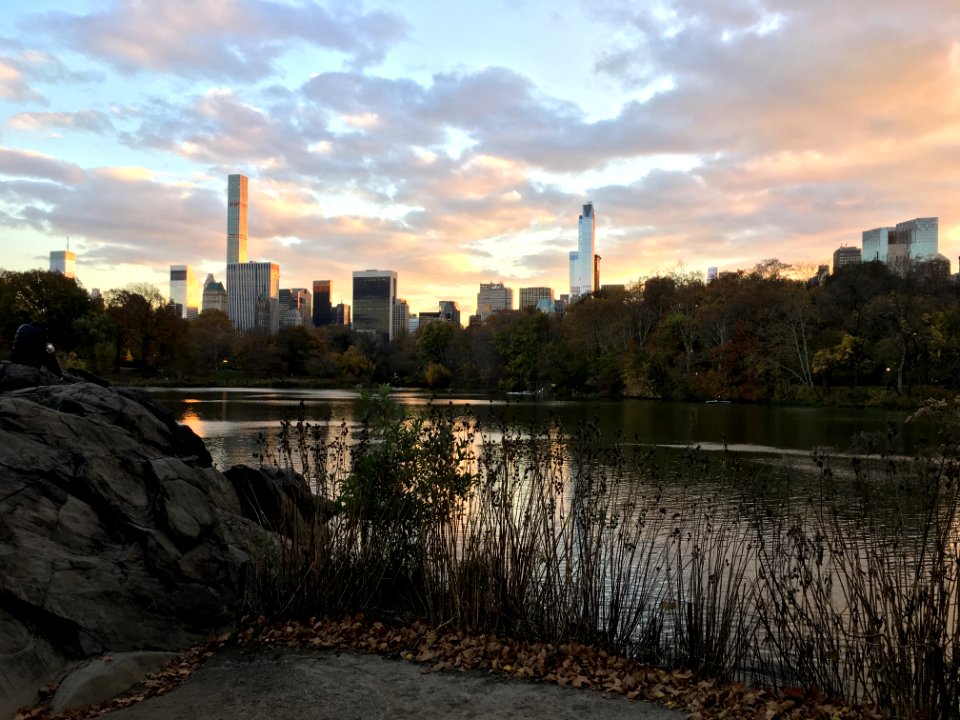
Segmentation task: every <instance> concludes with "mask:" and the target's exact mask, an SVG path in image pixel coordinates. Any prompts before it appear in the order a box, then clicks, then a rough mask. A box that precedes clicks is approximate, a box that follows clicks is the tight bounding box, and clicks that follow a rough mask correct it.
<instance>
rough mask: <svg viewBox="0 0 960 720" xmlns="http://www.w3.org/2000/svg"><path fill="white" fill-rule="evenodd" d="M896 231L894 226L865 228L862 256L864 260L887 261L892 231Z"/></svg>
mask: <svg viewBox="0 0 960 720" xmlns="http://www.w3.org/2000/svg"><path fill="white" fill-rule="evenodd" d="M892 232H895V230H894V229H893V228H892V227H880V228H874V229H873V230H864V231H863V235H862V238H863V240H862V244H861V252H860V258H861V259H862V261H863V262H873V261H878V262H882V263H884V264H885V263H886V262H887V248H888V247H889V244H890V233H892Z"/></svg>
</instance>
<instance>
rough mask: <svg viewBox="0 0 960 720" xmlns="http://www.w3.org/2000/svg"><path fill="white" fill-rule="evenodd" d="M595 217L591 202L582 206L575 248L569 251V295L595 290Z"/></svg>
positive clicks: (584, 293)
mask: <svg viewBox="0 0 960 720" xmlns="http://www.w3.org/2000/svg"><path fill="white" fill-rule="evenodd" d="M596 245H597V217H596V213H594V211H593V203H592V202H588V203H587V204H586V205H584V206H583V212H582V213H581V214H580V219H579V222H578V230H577V249H576V250H573V251H571V252H570V297H571V298H574V297H579V296H581V295H589V294H590V293H592V292H593V291H594V290H596V289H597V288H596V282H597V274H598V269H599V266H598V263H597V261H598V259H599V258H598V257H597V252H596Z"/></svg>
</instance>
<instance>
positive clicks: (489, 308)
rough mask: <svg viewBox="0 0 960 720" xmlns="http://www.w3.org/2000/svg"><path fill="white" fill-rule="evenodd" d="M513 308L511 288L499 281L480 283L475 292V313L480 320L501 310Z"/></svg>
mask: <svg viewBox="0 0 960 720" xmlns="http://www.w3.org/2000/svg"><path fill="white" fill-rule="evenodd" d="M512 309H513V289H512V288H508V287H505V286H504V284H503V283H502V282H499V283H480V292H479V293H477V315H479V316H480V320H481V322H482V321H484V320H486V319H487V318H488V317H490V316H491V315H493V314H494V313H495V312H500V311H501V310H512Z"/></svg>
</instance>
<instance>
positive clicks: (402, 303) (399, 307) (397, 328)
mask: <svg viewBox="0 0 960 720" xmlns="http://www.w3.org/2000/svg"><path fill="white" fill-rule="evenodd" d="M409 326H410V305H409V304H408V303H407V301H406V300H397V302H396V304H395V305H394V306H393V337H395V338H399V337H403V336H404V335H406V334H407V329H408V328H409Z"/></svg>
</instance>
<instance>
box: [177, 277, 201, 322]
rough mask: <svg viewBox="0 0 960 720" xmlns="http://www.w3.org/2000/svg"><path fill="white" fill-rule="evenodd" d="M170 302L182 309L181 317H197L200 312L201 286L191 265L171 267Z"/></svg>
mask: <svg viewBox="0 0 960 720" xmlns="http://www.w3.org/2000/svg"><path fill="white" fill-rule="evenodd" d="M170 302H172V303H175V304H177V305H179V306H180V308H181V313H182V314H181V317H185V318H186V317H196V316H197V313H199V312H200V302H201V297H200V285H199V284H198V283H197V279H196V277H195V276H194V274H193V268H191V267H190V266H189V265H171V266H170Z"/></svg>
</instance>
